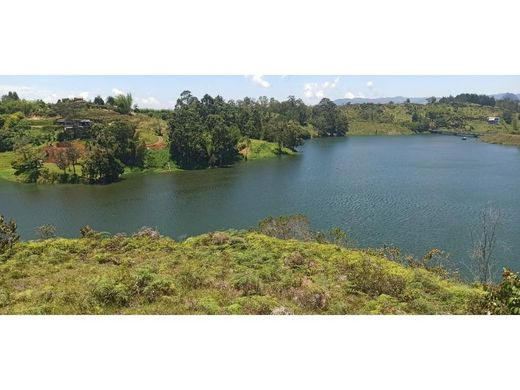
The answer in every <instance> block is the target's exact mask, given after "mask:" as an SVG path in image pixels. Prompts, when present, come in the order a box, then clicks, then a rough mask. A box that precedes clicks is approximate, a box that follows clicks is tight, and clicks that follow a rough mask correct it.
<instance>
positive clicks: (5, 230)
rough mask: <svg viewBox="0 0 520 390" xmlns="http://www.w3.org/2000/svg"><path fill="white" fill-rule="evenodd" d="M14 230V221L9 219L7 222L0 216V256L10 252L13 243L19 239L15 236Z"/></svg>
mask: <svg viewBox="0 0 520 390" xmlns="http://www.w3.org/2000/svg"><path fill="white" fill-rule="evenodd" d="M16 228H17V227H16V221H15V220H13V219H11V220H10V221H9V222H7V221H5V220H4V216H3V215H1V214H0V254H2V253H5V252H7V251H8V250H11V248H12V247H13V245H14V243H15V242H17V241H18V240H19V239H20V236H19V235H18V234H16Z"/></svg>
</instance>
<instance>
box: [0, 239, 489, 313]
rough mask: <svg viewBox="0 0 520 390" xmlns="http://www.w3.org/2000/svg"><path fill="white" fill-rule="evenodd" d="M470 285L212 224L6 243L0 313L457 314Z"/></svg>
mask: <svg viewBox="0 0 520 390" xmlns="http://www.w3.org/2000/svg"><path fill="white" fill-rule="evenodd" d="M482 294H483V292H482V290H481V289H480V288H476V287H472V286H469V285H465V284H462V283H461V282H457V281H453V280H448V279H444V278H442V277H440V276H438V275H437V274H434V273H432V272H430V271H427V270H425V269H422V268H406V267H403V266H401V265H399V264H397V263H395V262H392V261H390V260H388V259H386V258H384V257H382V256H381V255H375V254H369V252H366V251H360V250H353V249H346V248H341V247H338V246H335V245H332V244H319V243H315V242H299V241H294V240H279V239H276V238H272V237H268V236H265V235H262V234H259V233H254V232H237V231H226V232H215V233H210V234H204V235H201V236H197V237H193V238H190V239H188V240H186V241H183V242H175V241H173V240H171V239H169V238H157V237H154V236H153V235H151V234H141V235H137V236H136V235H134V236H132V237H125V236H121V235H116V236H113V237H108V238H101V237H97V238H96V237H93V238H81V239H63V238H55V239H48V240H38V241H27V242H21V243H17V244H15V246H14V248H13V250H12V253H11V254H10V255H9V256H8V257H6V256H5V255H4V257H3V258H2V257H0V314H116V313H124V314H271V313H280V314H281V313H293V314H406V313H410V314H441V313H442V314H445V313H451V314H466V313H470V312H471V307H472V302H473V301H474V300H475V299H477V298H478V297H481V296H482Z"/></svg>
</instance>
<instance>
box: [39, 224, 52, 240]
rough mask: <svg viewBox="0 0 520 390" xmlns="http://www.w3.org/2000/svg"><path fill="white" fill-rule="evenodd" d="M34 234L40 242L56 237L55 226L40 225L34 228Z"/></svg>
mask: <svg viewBox="0 0 520 390" xmlns="http://www.w3.org/2000/svg"><path fill="white" fill-rule="evenodd" d="M36 232H37V233H38V236H40V238H41V239H42V240H47V239H49V238H53V237H56V226H54V225H41V226H38V227H37V228H36Z"/></svg>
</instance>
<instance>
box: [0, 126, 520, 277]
mask: <svg viewBox="0 0 520 390" xmlns="http://www.w3.org/2000/svg"><path fill="white" fill-rule="evenodd" d="M300 151H301V152H300V153H299V154H298V155H296V156H286V157H280V158H273V159H268V160H262V161H250V162H247V163H239V164H236V165H235V166H233V167H231V168H222V169H210V170H202V171H191V172H178V173H174V174H151V175H136V176H133V177H130V178H128V179H125V180H123V181H121V182H119V183H116V184H112V185H109V186H87V185H53V186H40V185H38V186H37V185H26V184H17V183H11V182H6V181H0V213H3V214H4V215H5V216H6V217H8V218H14V219H16V221H17V223H18V226H19V230H20V232H21V234H22V237H23V238H25V239H30V238H35V237H36V233H35V230H34V229H35V227H37V226H39V225H42V224H46V223H52V224H55V225H56V226H57V228H58V234H59V235H62V236H65V237H76V236H78V235H79V229H80V227H81V226H83V225H86V224H89V225H90V226H92V227H93V228H95V229H96V230H101V231H108V232H112V233H116V232H133V231H136V230H138V229H139V228H140V227H142V226H153V227H157V228H158V229H159V231H160V232H161V233H162V234H165V235H169V236H172V237H174V238H176V239H182V238H185V237H187V236H190V235H195V234H198V233H203V232H207V231H211V230H218V229H228V228H237V229H241V228H250V227H252V226H254V225H255V224H256V223H257V222H258V221H259V220H260V219H262V218H265V217H267V216H277V215H282V214H295V213H302V214H305V215H306V216H307V217H308V218H309V219H310V221H311V224H312V226H313V228H315V229H318V230H324V229H328V228H330V227H334V226H339V227H341V228H343V229H345V230H347V231H348V232H349V233H350V234H351V236H352V237H353V239H354V240H355V241H356V242H357V244H358V246H361V247H369V246H370V247H381V246H383V245H397V246H399V247H400V248H401V249H402V250H403V251H404V252H405V253H409V254H414V255H416V256H421V255H422V254H424V253H425V252H426V251H427V250H428V249H429V248H432V247H438V248H442V249H444V250H446V251H448V252H449V253H451V255H452V258H453V262H454V264H455V265H456V266H460V264H462V263H463V262H464V261H466V259H467V257H468V252H469V250H470V247H471V238H470V229H471V228H472V227H473V226H475V224H476V223H477V221H478V217H479V212H480V210H481V209H482V208H483V207H485V206H486V205H487V204H490V203H491V204H492V205H494V206H495V207H498V208H500V209H501V211H502V215H503V221H502V225H501V226H500V228H499V241H500V242H499V247H498V249H497V252H496V255H497V258H498V259H499V263H500V265H501V266H509V267H511V268H513V269H514V270H520V149H519V148H516V147H508V146H499V145H490V144H485V143H482V142H480V141H478V140H476V139H468V140H466V141H462V140H461V139H460V138H459V137H452V136H435V135H425V136H395V137H377V136H374V137H344V138H333V139H315V140H310V141H307V142H306V144H305V145H304V146H303V147H301V150H300ZM460 268H461V272H462V273H463V274H464V273H465V271H464V269H463V268H462V266H461V267H460Z"/></svg>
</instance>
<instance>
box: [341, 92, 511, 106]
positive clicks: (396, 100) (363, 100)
mask: <svg viewBox="0 0 520 390" xmlns="http://www.w3.org/2000/svg"><path fill="white" fill-rule="evenodd" d="M491 96H493V97H494V98H495V99H497V100H500V99H504V98H509V99H511V100H520V93H518V94H514V93H510V92H505V93H497V94H494V95H491ZM406 99H410V103H415V104H426V99H427V98H426V97H406V96H393V97H381V98H361V97H355V98H344V99H336V100H334V103H336V104H337V105H338V106H342V105H344V104H348V103H350V104H363V103H375V104H386V103H390V102H394V103H396V104H399V103H404V102H405V101H406ZM437 99H439V98H437Z"/></svg>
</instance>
